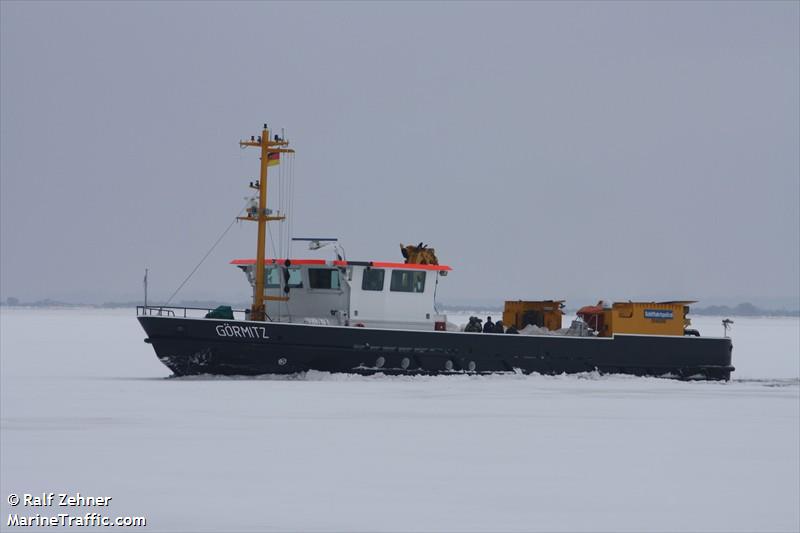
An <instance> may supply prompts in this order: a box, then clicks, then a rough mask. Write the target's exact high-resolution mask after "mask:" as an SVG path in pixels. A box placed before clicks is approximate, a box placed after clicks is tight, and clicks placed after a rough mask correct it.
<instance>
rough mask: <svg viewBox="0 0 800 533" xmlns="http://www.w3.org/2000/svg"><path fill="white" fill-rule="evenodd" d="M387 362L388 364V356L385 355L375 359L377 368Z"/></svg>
mask: <svg viewBox="0 0 800 533" xmlns="http://www.w3.org/2000/svg"><path fill="white" fill-rule="evenodd" d="M385 364H386V358H385V357H384V356H380V357H378V358H377V359H375V367H376V368H381V367H382V366H383V365H385Z"/></svg>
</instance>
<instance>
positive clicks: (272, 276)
mask: <svg viewBox="0 0 800 533" xmlns="http://www.w3.org/2000/svg"><path fill="white" fill-rule="evenodd" d="M265 273H266V276H264V284H265V285H266V287H267V288H268V289H277V288H279V287H280V286H281V273H280V270H279V269H277V268H275V267H267V268H266V270H265Z"/></svg>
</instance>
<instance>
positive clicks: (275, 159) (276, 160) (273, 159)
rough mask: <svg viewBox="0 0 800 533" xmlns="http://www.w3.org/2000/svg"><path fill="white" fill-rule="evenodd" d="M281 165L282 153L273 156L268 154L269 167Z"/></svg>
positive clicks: (275, 153) (274, 153)
mask: <svg viewBox="0 0 800 533" xmlns="http://www.w3.org/2000/svg"><path fill="white" fill-rule="evenodd" d="M280 163H281V153H280V152H273V153H271V154H267V166H268V167H274V166H275V165H280Z"/></svg>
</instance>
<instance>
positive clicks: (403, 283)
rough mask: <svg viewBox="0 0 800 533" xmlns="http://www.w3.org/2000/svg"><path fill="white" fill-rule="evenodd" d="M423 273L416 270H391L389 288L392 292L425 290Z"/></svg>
mask: <svg viewBox="0 0 800 533" xmlns="http://www.w3.org/2000/svg"><path fill="white" fill-rule="evenodd" d="M425 274H426V272H424V271H423V272H420V271H418V270H393V271H392V283H391V285H390V290H392V291H394V292H425Z"/></svg>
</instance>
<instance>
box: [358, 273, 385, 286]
mask: <svg viewBox="0 0 800 533" xmlns="http://www.w3.org/2000/svg"><path fill="white" fill-rule="evenodd" d="M385 275H386V271H385V270H384V269H382V268H367V269H364V277H363V278H362V280H361V290H364V291H382V290H383V278H384V277H385Z"/></svg>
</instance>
